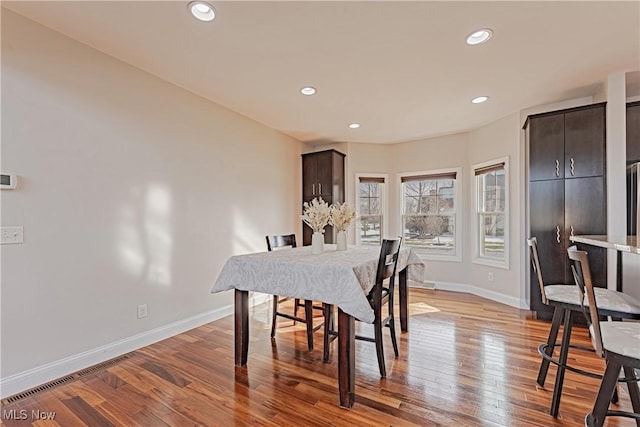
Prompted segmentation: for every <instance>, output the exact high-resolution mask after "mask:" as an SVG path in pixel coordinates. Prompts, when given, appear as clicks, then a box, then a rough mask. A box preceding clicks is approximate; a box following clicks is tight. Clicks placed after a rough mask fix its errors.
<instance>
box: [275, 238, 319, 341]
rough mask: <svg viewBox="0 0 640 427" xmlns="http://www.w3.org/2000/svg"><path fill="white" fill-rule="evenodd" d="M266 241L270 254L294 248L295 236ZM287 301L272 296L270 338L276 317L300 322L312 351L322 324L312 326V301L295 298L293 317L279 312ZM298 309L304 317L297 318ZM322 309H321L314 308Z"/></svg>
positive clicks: (285, 298) (283, 298) (286, 298)
mask: <svg viewBox="0 0 640 427" xmlns="http://www.w3.org/2000/svg"><path fill="white" fill-rule="evenodd" d="M266 239H267V249H268V250H269V252H271V251H272V250H274V249H277V248H285V247H292V248H295V247H296V235H295V234H285V235H270V236H266ZM287 300H289V298H288V297H280V296H279V295H274V296H273V316H272V318H271V338H275V336H276V319H277V317H278V316H280V317H283V318H285V319H289V320H293V321H294V322H302V323H305V324H306V326H307V346H308V347H309V350H313V333H314V332H315V331H317V330H318V329H320V328H321V327H322V324H319V325H317V326H315V327H314V326H313V309H314V305H313V301H311V300H305V301H304V303H301V302H300V299H299V298H295V300H294V304H293V315H291V314H289V313H285V312H283V311H280V307H279V306H280V303H283V302H285V301H287ZM298 307H304V313H305V317H304V318H301V317H298ZM316 308H319V309H322V307H316Z"/></svg>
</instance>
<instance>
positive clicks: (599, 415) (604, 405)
mask: <svg viewBox="0 0 640 427" xmlns="http://www.w3.org/2000/svg"><path fill="white" fill-rule="evenodd" d="M620 367H621V366H620V362H618V361H615V360H612V359H610V360H607V368H606V369H605V370H604V376H603V377H602V383H600V389H599V390H598V395H597V396H596V401H595V403H594V404H593V410H592V411H591V413H590V414H588V415H587V417H586V418H585V420H584V421H585V425H586V426H588V427H602V425H603V424H604V419H605V417H606V416H607V411H608V410H609V402H611V397H612V396H613V390H614V389H615V388H616V385H617V384H618V375H619V374H620Z"/></svg>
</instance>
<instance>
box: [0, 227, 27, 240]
mask: <svg viewBox="0 0 640 427" xmlns="http://www.w3.org/2000/svg"><path fill="white" fill-rule="evenodd" d="M23 233H24V231H23V228H22V226H16V227H0V244H3V245H10V244H17V243H24V234H23Z"/></svg>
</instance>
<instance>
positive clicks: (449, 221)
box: [400, 169, 461, 260]
mask: <svg viewBox="0 0 640 427" xmlns="http://www.w3.org/2000/svg"><path fill="white" fill-rule="evenodd" d="M458 173H459V170H457V169H456V170H446V171H444V170H441V171H431V172H426V173H416V174H406V175H403V176H401V177H400V182H401V185H402V193H401V194H402V236H403V238H404V242H403V244H405V245H407V246H412V247H414V248H417V249H420V251H421V252H422V253H423V254H427V255H432V256H431V258H434V259H455V260H461V256H460V251H459V250H457V248H458V246H459V242H458V233H457V230H456V224H457V218H458V212H459V208H460V206H459V203H458V194H457V193H458V191H457V189H456V186H457V184H456V183H457V176H458Z"/></svg>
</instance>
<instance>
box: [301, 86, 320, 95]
mask: <svg viewBox="0 0 640 427" xmlns="http://www.w3.org/2000/svg"><path fill="white" fill-rule="evenodd" d="M300 93H301V94H303V95H307V96H310V95H313V94H315V93H316V88H315V87H312V86H305V87H303V88H302V89H300Z"/></svg>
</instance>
